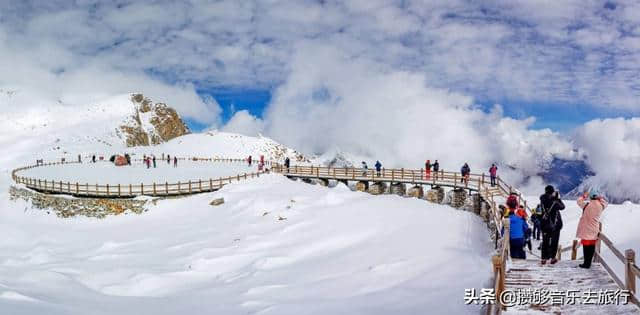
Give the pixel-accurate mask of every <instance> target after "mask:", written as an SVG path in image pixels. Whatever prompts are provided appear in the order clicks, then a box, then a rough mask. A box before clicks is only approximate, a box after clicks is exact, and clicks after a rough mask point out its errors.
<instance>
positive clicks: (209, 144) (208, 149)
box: [127, 130, 310, 163]
mask: <svg viewBox="0 0 640 315" xmlns="http://www.w3.org/2000/svg"><path fill="white" fill-rule="evenodd" d="M127 150H128V152H133V153H137V154H155V155H161V154H162V153H168V154H172V155H173V154H178V155H183V156H201V157H224V158H245V157H247V156H249V155H251V156H252V157H253V158H254V159H258V158H259V157H260V155H264V158H265V159H267V160H272V161H281V162H282V161H283V160H284V159H285V157H288V158H289V159H291V161H292V162H300V163H307V162H310V159H309V158H308V157H306V156H305V155H303V154H302V153H300V152H298V151H296V150H294V149H291V148H288V147H286V146H284V145H282V144H280V143H278V142H276V141H274V140H272V139H270V138H267V137H264V136H262V135H259V136H257V137H251V136H245V135H241V134H237V133H230V132H221V131H217V130H212V131H207V132H204V133H192V134H188V135H184V136H181V137H177V138H174V139H171V140H169V141H167V142H164V143H161V144H159V145H156V146H149V147H135V148H127Z"/></svg>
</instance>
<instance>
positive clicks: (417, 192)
mask: <svg viewBox="0 0 640 315" xmlns="http://www.w3.org/2000/svg"><path fill="white" fill-rule="evenodd" d="M407 195H408V196H409V197H415V198H422V197H424V189H423V188H422V186H420V185H416V186H413V187H411V188H409V191H408V192H407Z"/></svg>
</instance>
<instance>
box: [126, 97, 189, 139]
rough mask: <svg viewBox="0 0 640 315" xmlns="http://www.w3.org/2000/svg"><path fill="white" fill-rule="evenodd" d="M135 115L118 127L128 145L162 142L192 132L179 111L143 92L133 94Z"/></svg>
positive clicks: (132, 100)
mask: <svg viewBox="0 0 640 315" xmlns="http://www.w3.org/2000/svg"><path fill="white" fill-rule="evenodd" d="M131 102H132V103H133V105H134V106H135V108H134V109H135V111H134V113H133V115H131V116H130V117H127V118H126V119H125V120H124V122H123V124H122V125H120V126H119V127H118V132H119V133H120V134H121V135H122V136H123V137H124V138H125V142H126V145H127V146H128V147H134V146H148V145H155V144H160V143H162V142H166V141H169V140H171V139H173V138H176V137H179V136H182V135H186V134H189V133H190V130H189V128H188V127H187V125H186V124H185V123H184V121H183V120H182V118H181V117H180V115H178V112H176V110H175V109H173V108H171V107H169V106H168V105H167V104H165V103H154V102H153V101H152V100H151V99H150V98H148V97H145V96H144V95H143V94H141V93H133V94H131Z"/></svg>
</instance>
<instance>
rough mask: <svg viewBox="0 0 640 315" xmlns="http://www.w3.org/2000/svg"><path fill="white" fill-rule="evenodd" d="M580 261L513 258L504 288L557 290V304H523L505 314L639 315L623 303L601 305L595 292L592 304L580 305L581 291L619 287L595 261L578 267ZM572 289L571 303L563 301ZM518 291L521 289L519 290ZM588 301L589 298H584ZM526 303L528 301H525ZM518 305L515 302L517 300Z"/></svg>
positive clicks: (582, 298) (513, 289)
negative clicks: (555, 261) (560, 298)
mask: <svg viewBox="0 0 640 315" xmlns="http://www.w3.org/2000/svg"><path fill="white" fill-rule="evenodd" d="M581 262H582V261H581V260H561V261H558V263H556V264H554V265H550V264H547V265H541V264H540V260H538V259H514V260H512V261H511V265H510V268H509V270H508V271H507V274H506V281H505V288H506V290H509V291H512V292H517V291H518V290H531V291H536V290H541V289H545V290H548V291H549V292H561V293H562V294H563V296H562V303H558V304H560V305H552V304H551V303H547V304H542V305H540V304H532V303H526V304H525V303H523V305H516V306H513V307H507V310H506V312H508V313H527V314H530V313H550V314H639V313H640V311H639V310H638V308H637V307H636V306H635V305H633V304H631V303H629V304H626V305H616V304H609V305H602V304H601V303H598V298H597V295H596V298H595V301H594V302H593V303H594V304H583V303H584V302H583V301H585V298H586V296H585V294H588V293H585V292H590V291H591V292H596V293H597V292H601V290H602V291H606V290H611V292H613V291H616V290H618V289H619V287H618V286H617V285H616V283H615V282H614V281H613V279H612V278H611V276H609V274H608V273H607V271H606V270H605V269H604V268H603V267H602V265H601V264H599V263H593V264H592V265H591V269H583V268H579V267H578V264H580V263H581ZM569 291H573V292H576V293H575V294H572V295H575V296H576V297H577V299H576V300H575V304H569V303H567V298H566V296H567V292H569ZM521 292H522V291H521ZM588 300H590V299H588ZM527 302H530V300H529V301H527ZM518 304H519V303H518Z"/></svg>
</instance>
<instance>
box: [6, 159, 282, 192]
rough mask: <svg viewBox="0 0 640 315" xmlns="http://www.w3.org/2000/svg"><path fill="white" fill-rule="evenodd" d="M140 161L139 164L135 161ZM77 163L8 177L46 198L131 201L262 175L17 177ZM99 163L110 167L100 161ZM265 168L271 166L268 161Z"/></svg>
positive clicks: (206, 188) (206, 189)
mask: <svg viewBox="0 0 640 315" xmlns="http://www.w3.org/2000/svg"><path fill="white" fill-rule="evenodd" d="M179 160H190V161H198V162H202V163H246V162H245V160H244V159H217V158H202V157H192V158H179ZM138 161H140V160H138ZM76 163H79V162H65V161H60V162H48V163H38V164H35V165H29V166H25V167H21V168H17V169H15V170H13V171H12V172H11V176H12V178H13V180H14V182H16V183H17V184H23V185H25V186H26V187H28V188H30V189H33V190H36V191H39V192H43V193H47V194H65V195H71V196H75V197H86V198H133V197H137V196H143V195H144V196H154V197H167V196H180V195H192V194H198V193H205V192H212V191H216V190H219V189H220V188H222V187H223V186H224V185H226V184H229V183H232V182H233V181H241V180H244V179H248V178H254V177H259V176H260V175H261V174H263V173H264V171H258V172H252V173H243V174H237V175H233V176H227V177H219V178H198V179H193V180H188V181H183V182H171V183H169V182H162V183H156V182H153V183H139V184H137V183H136V184H133V183H126V184H115V185H114V184H111V185H109V184H99V183H95V184H89V183H78V182H68V181H65V182H63V181H56V180H52V179H41V178H31V177H26V176H20V172H21V171H23V170H28V169H32V168H36V167H47V166H51V165H65V164H76ZM98 163H110V162H106V161H100V162H98ZM266 163H267V165H270V164H271V162H269V161H267V162H266Z"/></svg>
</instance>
